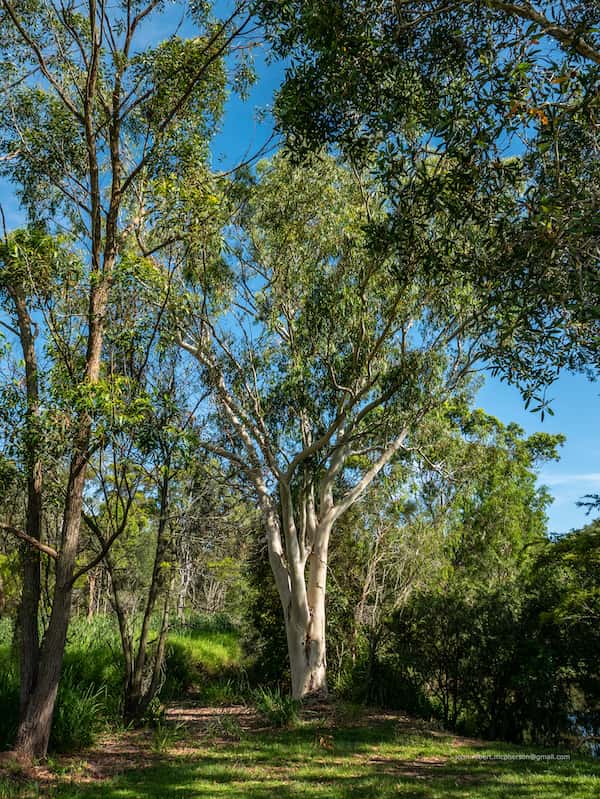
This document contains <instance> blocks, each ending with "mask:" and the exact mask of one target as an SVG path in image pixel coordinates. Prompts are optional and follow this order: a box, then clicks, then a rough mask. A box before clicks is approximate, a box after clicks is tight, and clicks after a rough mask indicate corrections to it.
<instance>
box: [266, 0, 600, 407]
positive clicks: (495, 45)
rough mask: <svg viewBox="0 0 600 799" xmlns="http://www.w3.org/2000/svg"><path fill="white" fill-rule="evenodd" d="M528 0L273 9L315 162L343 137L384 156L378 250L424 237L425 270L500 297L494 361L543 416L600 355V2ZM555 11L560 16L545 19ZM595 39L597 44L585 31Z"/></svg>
mask: <svg viewBox="0 0 600 799" xmlns="http://www.w3.org/2000/svg"><path fill="white" fill-rule="evenodd" d="M526 5H527V7H526V8H525V7H524V6H523V4H515V3H513V4H506V3H494V2H488V3H485V4H483V5H482V4H481V3H478V2H463V3H458V4H450V5H449V4H447V3H444V2H442V1H441V0H439V2H438V0H409V2H402V3H397V2H392V0H376V1H375V2H368V3H366V2H364V0H350V2H346V3H338V2H331V0H315V1H314V2H310V3H305V2H300V1H298V0H292V1H291V2H286V3H277V2H272V1H271V0H264V1H263V2H259V3H258V10H259V13H261V16H262V18H263V21H264V24H265V25H266V28H267V31H268V34H269V36H270V38H271V40H272V41H273V43H274V46H275V49H276V52H277V53H278V54H279V55H281V56H282V57H284V58H287V59H288V63H289V64H290V66H289V68H288V69H287V71H286V78H285V81H284V84H283V86H282V87H281V89H280V91H279V93H278V96H277V101H276V116H277V119H278V122H279V126H280V129H282V131H283V132H284V134H285V136H286V138H287V142H288V145H289V147H290V148H291V149H292V151H293V152H294V153H295V154H296V156H297V157H298V160H299V159H300V158H301V157H303V156H304V155H305V153H306V151H307V150H308V151H312V152H314V151H318V150H320V149H322V148H323V147H324V146H325V147H329V148H330V149H331V150H333V151H335V152H342V153H343V155H344V156H345V157H346V158H347V159H348V160H349V161H350V162H352V163H355V164H358V165H360V166H362V165H364V164H365V163H367V164H369V165H370V166H371V167H372V168H373V170H374V171H375V172H376V173H377V174H378V175H379V176H380V177H381V180H382V184H383V185H384V186H385V193H386V198H387V201H386V203H385V207H386V209H387V211H388V219H387V221H386V223H385V224H381V225H380V224H374V225H373V226H372V229H371V233H372V244H373V245H374V247H375V248H376V249H378V250H380V249H381V248H387V247H389V248H391V249H393V250H395V251H396V252H398V253H399V255H400V257H401V258H402V260H403V261H404V263H407V262H408V261H409V260H410V254H411V253H412V252H415V247H416V251H417V252H418V258H419V265H418V267H417V268H418V271H419V273H420V274H428V275H429V276H431V277H433V278H434V279H435V280H436V281H439V282H440V283H442V284H443V283H446V284H447V285H453V286H454V285H456V284H457V282H459V281H460V280H463V279H465V278H466V279H467V281H468V282H469V283H470V285H471V287H472V288H473V289H474V290H475V291H476V292H479V291H480V290H482V289H483V290H484V291H486V292H488V294H489V297H490V299H491V304H490V309H489V312H488V313H487V315H486V319H482V320H481V323H482V327H485V328H486V329H487V330H488V331H489V332H490V338H491V341H490V343H489V347H488V351H487V354H488V357H489V359H490V361H491V362H492V364H493V366H494V368H495V370H496V371H497V373H499V374H502V375H503V376H504V377H505V378H507V379H509V380H511V381H514V382H517V383H519V384H520V385H521V386H522V388H523V393H524V397H525V399H526V400H527V401H528V402H529V403H531V407H532V408H533V407H535V408H536V410H538V411H540V412H542V414H543V413H544V412H546V410H547V407H548V403H547V401H546V398H545V394H544V390H543V389H544V386H547V385H548V384H549V383H550V382H552V380H553V379H554V378H555V376H556V374H557V372H558V371H559V370H560V369H561V368H564V367H567V368H575V369H577V368H578V369H584V368H586V365H587V364H590V363H591V364H593V365H594V366H597V365H598V348H597V335H598V323H597V321H598V320H597V311H596V310H594V309H595V308H597V305H598V289H599V283H598V276H597V268H596V264H597V259H598V246H597V219H598V208H599V205H598V193H597V190H596V188H595V187H596V186H597V184H598V169H599V165H600V162H599V159H598V155H597V153H598V130H597V126H596V125H595V123H594V120H595V116H596V114H595V104H596V101H597V62H598V59H599V58H600V43H599V41H598V29H599V28H598V22H599V21H600V14H599V9H598V5H597V3H596V2H586V3H580V2H578V0H569V1H568V2H565V3H561V4H544V3H540V4H533V5H535V6H536V9H535V10H534V9H533V8H532V9H530V8H529V5H530V4H526ZM546 6H547V7H548V9H551V10H548V11H547V14H548V16H549V17H551V18H552V20H553V21H552V22H551V21H546V23H545V24H541V23H540V22H539V21H537V22H536V21H534V22H532V21H531V20H532V18H531V15H532V14H533V15H535V14H536V13H537V10H538V8H539V10H540V11H542V12H543V11H544V10H546ZM542 19H543V16H542ZM556 20H560V23H559V24H556ZM561 26H562V27H561ZM561 30H562V33H563V36H562V38H561V36H560V35H558V36H557V35H556V34H557V31H561ZM584 41H585V42H586V43H587V45H589V46H590V52H592V55H591V56H590V55H589V53H588V54H587V55H586V54H585V53H582V51H581V49H580V48H578V47H577V46H576V45H575V46H572V44H571V43H572V42H576V43H578V44H580V43H581V42H584ZM587 45H586V46H587ZM578 49H579V52H578ZM507 152H509V153H510V154H511V157H507ZM433 219H435V220H436V227H437V230H438V232H439V238H438V237H437V235H436V232H435V231H434V229H433V226H432V220H433ZM473 223H474V224H473ZM423 228H427V229H428V230H429V231H430V233H431V236H430V237H429V239H428V240H427V242H425V246H423V247H421V246H420V244H419V242H422V241H423V239H422V236H421V231H422V229H423ZM594 231H596V232H594ZM469 252H471V253H472V256H471V257H470V256H469Z"/></svg>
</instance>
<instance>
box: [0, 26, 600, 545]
mask: <svg viewBox="0 0 600 799" xmlns="http://www.w3.org/2000/svg"><path fill="white" fill-rule="evenodd" d="M150 38H153V36H152V34H151V33H150ZM264 56H265V54H264V52H263V51H261V50H260V49H257V51H256V54H255V61H256V66H257V71H258V73H259V80H258V82H257V84H256V85H255V86H254V87H253V89H252V91H251V93H250V97H249V100H248V101H247V102H246V103H242V102H241V101H240V100H239V98H237V97H231V98H230V100H229V102H228V105H227V109H226V114H225V119H224V123H223V130H222V132H221V134H220V135H219V136H218V137H217V138H216V140H215V142H214V145H213V157H214V166H215V167H216V168H217V169H218V168H222V169H227V168H229V167H231V166H233V165H235V164H236V163H239V162H240V161H242V160H244V159H246V158H247V157H248V156H249V155H251V154H252V153H254V152H257V151H258V150H260V148H261V147H262V146H263V145H264V144H265V142H266V141H267V140H268V138H269V136H270V133H271V123H270V120H269V118H268V109H269V106H270V104H271V102H272V97H273V92H274V90H275V89H276V88H277V86H278V85H279V82H280V80H281V77H282V74H283V69H282V67H281V66H280V65H271V66H269V65H267V64H266V62H265V57H264ZM265 111H267V116H266V118H265V119H262V120H261V119H260V118H259V114H260V112H265ZM0 202H1V203H2V206H3V209H4V213H5V216H6V222H7V227H8V228H9V229H10V228H12V227H15V226H17V225H19V224H21V223H22V222H23V215H22V214H21V213H20V210H19V207H18V203H17V200H16V198H15V195H14V190H13V188H12V187H11V186H10V185H9V184H7V183H6V181H1V180H0ZM549 395H550V396H551V397H552V398H553V403H552V407H553V409H554V412H555V415H554V416H546V418H545V419H544V421H543V422H542V421H541V420H540V417H539V415H536V414H532V413H530V412H528V411H526V410H525V409H524V405H523V401H522V399H521V396H520V394H519V392H518V391H517V390H516V389H515V388H513V387H511V386H507V385H506V384H504V383H501V382H500V381H499V380H496V379H493V378H491V377H488V378H487V380H486V384H485V386H484V387H483V389H482V390H481V391H480V393H479V395H478V404H479V405H480V406H481V407H482V408H483V409H484V410H485V411H486V412H488V413H491V414H493V415H494V416H497V417H498V418H499V419H500V420H501V421H503V422H505V423H508V422H510V421H515V422H517V423H518V424H520V425H521V426H522V427H523V428H524V429H525V431H526V432H527V433H533V432H536V431H543V432H548V433H564V434H565V435H566V437H567V440H566V443H565V445H564V447H563V448H562V450H561V459H560V461H559V462H558V463H550V464H544V465H543V466H542V469H541V474H540V483H541V484H544V485H546V486H548V488H549V490H550V492H551V493H552V495H553V496H554V503H553V504H552V505H551V507H550V509H549V529H550V531H551V532H554V533H564V532H566V531H568V530H570V529H572V528H575V527H579V526H581V525H582V524H585V523H586V521H589V518H590V517H587V516H586V514H585V510H584V509H581V508H578V507H577V506H576V501H577V500H578V499H580V498H581V497H582V496H583V495H584V494H586V493H599V492H600V426H598V427H597V426H596V424H595V423H594V419H595V418H596V417H597V415H598V411H599V410H600V403H599V395H600V383H592V382H590V381H589V380H587V379H586V378H585V377H583V376H580V375H569V374H565V375H563V376H562V377H561V378H560V379H559V380H558V381H557V382H556V383H555V384H554V385H553V386H552V388H551V390H550V391H549Z"/></svg>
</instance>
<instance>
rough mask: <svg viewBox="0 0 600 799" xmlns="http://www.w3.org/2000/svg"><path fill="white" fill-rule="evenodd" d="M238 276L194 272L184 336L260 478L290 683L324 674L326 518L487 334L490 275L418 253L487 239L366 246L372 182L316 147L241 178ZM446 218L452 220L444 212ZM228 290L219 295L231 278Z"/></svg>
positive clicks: (248, 467) (316, 680) (415, 436)
mask: <svg viewBox="0 0 600 799" xmlns="http://www.w3.org/2000/svg"><path fill="white" fill-rule="evenodd" d="M237 200H238V203H239V208H240V210H239V212H238V213H237V215H236V216H235V217H234V221H233V223H232V225H231V226H230V228H229V230H228V233H227V237H226V243H227V246H228V248H229V249H228V251H229V255H228V256H226V257H225V261H226V262H227V264H228V267H229V277H228V280H227V288H226V289H223V288H221V290H220V292H218V293H215V292H214V291H213V287H212V286H211V284H210V283H209V284H208V285H206V284H204V283H203V275H202V271H201V270H200V271H196V272H195V273H192V272H190V274H189V275H188V277H189V279H190V289H191V290H190V291H189V292H188V295H187V298H186V302H187V304H186V306H185V314H182V315H181V316H180V320H179V328H180V343H181V346H182V347H184V349H186V350H187V351H188V352H189V353H190V354H191V355H192V356H193V357H194V358H195V359H196V360H197V362H198V366H199V369H200V374H201V376H202V380H203V381H205V382H206V384H207V385H208V386H210V387H212V398H213V402H214V406H213V412H214V416H213V422H214V432H213V434H212V435H211V437H210V440H206V441H205V442H204V447H205V449H206V450H207V451H210V452H213V453H214V454H216V455H218V456H220V457H222V458H224V459H227V460H228V461H230V462H231V463H232V464H235V466H236V467H237V469H239V470H241V471H243V472H244V473H245V474H246V476H247V479H248V481H249V483H250V484H251V485H252V486H253V488H254V493H255V497H256V501H257V504H258V505H259V507H260V509H261V513H262V518H263V525H264V529H265V532H266V537H267V543H268V549H269V559H270V563H271V567H272V570H273V573H274V576H275V581H276V584H277V589H278V592H279V597H280V600H281V604H282V607H283V612H284V617H285V625H286V633H287V642H288V651H289V658H290V665H291V674H292V690H293V694H294V696H296V697H305V696H308V695H313V694H321V693H324V692H325V691H326V690H327V684H326V641H325V595H326V582H327V568H328V552H329V541H330V535H331V533H332V530H333V529H334V527H335V525H336V523H337V522H338V521H339V520H340V519H341V518H342V517H343V516H344V514H345V513H346V512H347V511H348V510H349V509H350V508H351V507H352V506H353V505H354V504H355V503H356V502H357V500H358V499H359V498H360V497H361V496H362V495H363V494H364V492H365V491H367V489H368V488H369V486H370V485H371V484H372V483H373V482H374V481H375V480H376V478H377V477H378V476H380V475H382V474H385V473H386V471H388V470H389V469H390V468H391V466H392V464H393V463H394V461H395V460H396V459H398V458H399V457H402V456H403V455H406V454H407V453H409V454H410V453H411V452H412V448H413V447H414V446H417V445H418V440H419V432H420V430H421V429H422V426H423V425H424V424H425V420H426V419H427V418H428V416H429V415H430V414H432V413H433V412H434V411H435V410H436V409H439V408H440V407H442V406H443V405H444V403H445V402H447V401H448V399H449V398H450V397H455V396H457V395H460V394H461V393H462V392H464V391H466V390H467V387H468V383H469V380H470V378H471V372H472V370H473V369H474V368H475V364H477V363H478V362H479V361H480V359H481V358H483V357H484V356H485V353H486V352H487V348H488V347H489V346H490V345H491V344H492V343H493V342H491V341H490V338H489V336H488V335H487V333H486V326H485V325H483V323H482V320H483V319H487V318H488V317H489V316H490V315H493V314H494V312H495V310H494V305H493V301H492V300H490V293H489V291H487V290H484V291H481V290H480V289H479V288H478V287H477V286H476V285H473V284H468V283H466V282H463V283H462V284H457V283H454V284H450V283H440V282H438V281H436V280H432V279H429V278H428V276H427V273H426V271H425V270H423V269H422V268H421V265H422V263H423V261H424V260H425V259H426V258H432V257H433V254H434V250H435V255H436V257H437V258H438V259H439V260H440V262H447V263H450V262H451V261H452V260H453V259H454V260H461V259H463V258H469V257H475V256H476V255H478V254H479V253H480V252H481V253H485V252H488V253H489V254H490V257H492V253H493V250H494V245H493V237H489V236H488V237H487V239H486V237H485V236H484V234H483V233H481V232H480V231H479V230H478V229H477V227H476V226H475V225H473V226H472V228H471V230H470V232H469V236H464V237H463V238H462V239H460V240H458V239H455V241H454V242H453V247H452V248H449V247H448V242H447V240H446V239H445V237H444V236H443V235H442V236H440V237H438V235H437V234H438V233H439V231H436V229H435V220H434V222H433V223H432V225H431V227H430V229H429V230H425V231H424V232H423V234H422V236H421V238H420V240H418V241H415V240H412V241H411V246H407V247H406V249H405V250H404V252H403V253H402V257H389V256H388V255H386V254H385V253H383V254H382V253H381V252H379V253H378V252H373V250H371V249H370V248H369V246H368V231H369V228H370V226H375V225H376V224H377V221H378V218H379V217H380V216H381V215H382V214H383V213H384V211H385V209H384V208H382V204H384V203H385V200H384V197H383V195H382V194H381V193H380V192H379V191H378V187H377V185H374V184H372V183H371V182H370V181H369V180H368V179H363V177H361V175H360V174H358V173H355V172H353V171H351V170H349V169H346V168H344V167H342V166H340V165H338V164H337V163H336V162H335V161H334V160H333V159H331V158H328V157H325V156H320V157H317V158H314V159H313V160H312V161H311V162H310V164H308V165H305V166H303V167H297V166H294V165H293V164H291V163H290V162H289V161H288V160H287V159H286V158H285V156H284V155H280V156H278V157H276V158H275V159H274V160H273V162H272V163H270V164H263V165H262V166H261V167H260V169H259V175H258V178H257V180H256V183H255V185H252V186H249V187H243V186H242V187H240V188H239V189H238V194H237ZM441 221H443V217H441ZM225 290H226V291H227V301H226V302H225V300H224V297H223V292H224V291H225Z"/></svg>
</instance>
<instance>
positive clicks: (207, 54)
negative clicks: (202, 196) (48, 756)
mask: <svg viewBox="0 0 600 799" xmlns="http://www.w3.org/2000/svg"><path fill="white" fill-rule="evenodd" d="M157 30H160V31H161V34H160V37H157V36H156V31H157ZM250 32H251V17H250V14H249V7H248V4H247V3H246V2H244V0H240V2H239V3H235V4H233V5H232V6H231V9H230V12H228V14H227V16H226V17H225V18H224V19H222V20H219V19H216V18H215V17H214V16H213V14H212V10H211V7H210V5H209V4H205V3H190V4H187V3H186V4H177V3H174V4H169V3H167V2H163V1H162V0H148V2H145V3H143V2H139V0H122V2H118V3H113V4H111V5H110V6H109V5H107V4H105V3H99V2H96V0H92V1H91V2H90V3H88V4H80V3H76V2H74V1H71V2H67V3H63V2H38V1H37V0H32V1H31V2H27V3H13V2H11V0H2V1H1V2H0V47H1V48H2V60H1V62H0V81H1V88H2V100H1V109H0V110H1V119H2V121H1V123H0V125H1V133H0V140H1V148H2V150H1V152H0V168H1V170H2V173H3V174H4V175H6V176H8V177H9V178H10V179H11V180H12V181H13V182H14V183H15V184H16V185H17V187H18V196H19V199H20V202H21V205H22V207H23V208H24V210H25V211H26V212H27V213H28V214H29V216H30V217H31V218H32V219H34V220H44V221H46V223H47V224H48V226H49V230H50V232H54V231H56V230H61V229H65V228H66V229H67V230H68V231H69V232H70V234H71V235H72V236H73V237H74V238H75V239H76V240H77V241H78V246H79V247H80V249H81V251H82V253H83V256H82V262H83V265H84V268H83V271H82V276H81V278H80V280H79V282H78V285H77V287H76V288H75V289H74V291H75V292H76V293H77V295H78V296H79V298H80V300H81V303H82V305H83V306H85V310H84V312H83V320H82V322H81V324H80V325H74V326H73V329H72V336H71V337H70V338H68V341H67V343H68V346H67V347H63V348H62V350H61V351H60V352H59V353H58V356H59V358H58V360H59V361H60V368H61V371H62V375H63V378H64V380H66V381H67V384H68V387H69V392H70V400H69V401H68V402H67V403H66V406H67V408H66V414H67V416H68V429H69V434H68V437H69V444H70V445H69V453H68V457H69V468H68V478H67V480H66V484H65V485H64V508H63V521H62V532H61V535H60V541H59V546H58V548H57V550H56V553H55V554H56V557H55V558H54V560H55V581H54V589H53V600H52V613H51V618H50V620H49V624H48V627H47V629H46V631H45V635H44V640H43V642H42V644H41V647H40V652H39V658H38V662H37V666H36V667H35V668H34V670H35V672H36V673H37V679H36V680H35V681H34V683H33V684H32V686H31V690H30V692H29V696H28V698H27V701H26V702H25V704H24V708H23V711H22V714H21V719H20V724H19V731H18V735H17V744H16V748H17V750H18V751H19V753H20V754H21V755H23V756H26V757H31V756H43V755H44V754H45V752H46V749H47V743H48V737H49V732H50V725H51V719H52V713H53V708H54V702H55V698H56V691H57V686H58V680H59V675H60V669H61V663H62V655H63V651H64V644H65V638H66V631H67V625H68V619H69V612H70V605H71V596H72V590H73V577H74V574H75V570H76V558H77V552H78V547H79V539H80V526H81V514H82V505H83V497H84V489H85V484H86V478H87V471H88V468H87V467H88V462H89V459H90V454H91V452H92V451H93V450H94V449H95V448H97V447H98V446H99V442H98V440H97V438H96V436H95V406H96V405H97V404H98V403H100V404H101V403H102V401H103V397H106V391H107V386H106V385H105V384H104V385H103V381H104V375H103V366H102V348H103V340H104V335H105V330H106V318H107V310H108V308H109V306H110V302H111V286H112V283H113V278H114V272H115V269H116V268H117V267H118V266H119V265H120V264H124V263H125V262H124V261H123V258H122V252H123V244H124V241H126V240H133V241H136V242H137V244H138V246H139V247H142V248H143V243H144V228H145V226H146V224H147V223H148V220H149V219H150V218H151V217H152V216H153V214H155V213H156V201H155V200H156V196H157V195H158V196H160V191H161V187H162V188H164V186H165V182H168V177H169V176H172V175H174V174H177V172H178V169H180V165H181V164H188V165H189V164H193V165H196V166H198V167H200V166H201V165H204V164H205V163H206V157H207V140H208V137H209V136H210V134H211V132H212V131H213V130H214V129H215V125H216V124H217V121H218V118H219V116H220V113H221V109H222V105H223V101H224V97H225V94H226V91H227V85H228V77H227V74H226V69H225V67H224V60H223V59H224V57H225V55H226V54H228V53H230V52H231V50H232V49H233V47H234V43H235V47H236V48H237V50H238V53H242V54H243V51H244V49H245V47H246V45H247V44H248V40H247V39H246V38H245V37H246V36H249V35H250ZM157 39H158V40H157ZM238 67H239V69H238ZM248 75H249V73H248V69H247V66H246V65H244V64H238V66H236V67H233V75H232V77H233V80H234V82H235V83H236V85H237V86H238V87H239V86H243V85H244V82H245V80H246V78H247V77H248ZM196 174H200V173H196ZM202 174H204V173H202ZM200 180H201V178H198V181H200ZM198 181H197V182H198ZM196 188H197V190H198V191H200V190H201V186H196ZM167 243H168V242H166V241H161V242H154V244H153V249H154V251H155V252H158V251H160V248H161V246H166V245H167ZM45 336H46V339H47V340H50V338H51V335H50V333H48V332H46V334H45ZM31 612H33V608H32V611H31Z"/></svg>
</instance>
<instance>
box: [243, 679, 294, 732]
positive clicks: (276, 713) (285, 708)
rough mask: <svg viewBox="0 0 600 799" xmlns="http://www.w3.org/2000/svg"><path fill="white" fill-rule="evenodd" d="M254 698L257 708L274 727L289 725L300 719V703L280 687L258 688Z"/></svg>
mask: <svg viewBox="0 0 600 799" xmlns="http://www.w3.org/2000/svg"><path fill="white" fill-rule="evenodd" d="M253 698H254V704H255V705H256V709H257V710H258V711H259V713H261V714H262V715H263V716H264V717H265V719H266V720H267V721H268V722H269V723H270V724H272V725H273V726H274V727H289V726H292V725H293V724H295V723H296V722H297V721H298V712H299V710H300V703H299V702H297V701H296V700H295V699H292V697H291V696H289V695H288V694H282V693H281V691H280V690H279V689H278V688H275V689H273V688H257V689H256V690H255V691H254V694H253Z"/></svg>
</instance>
